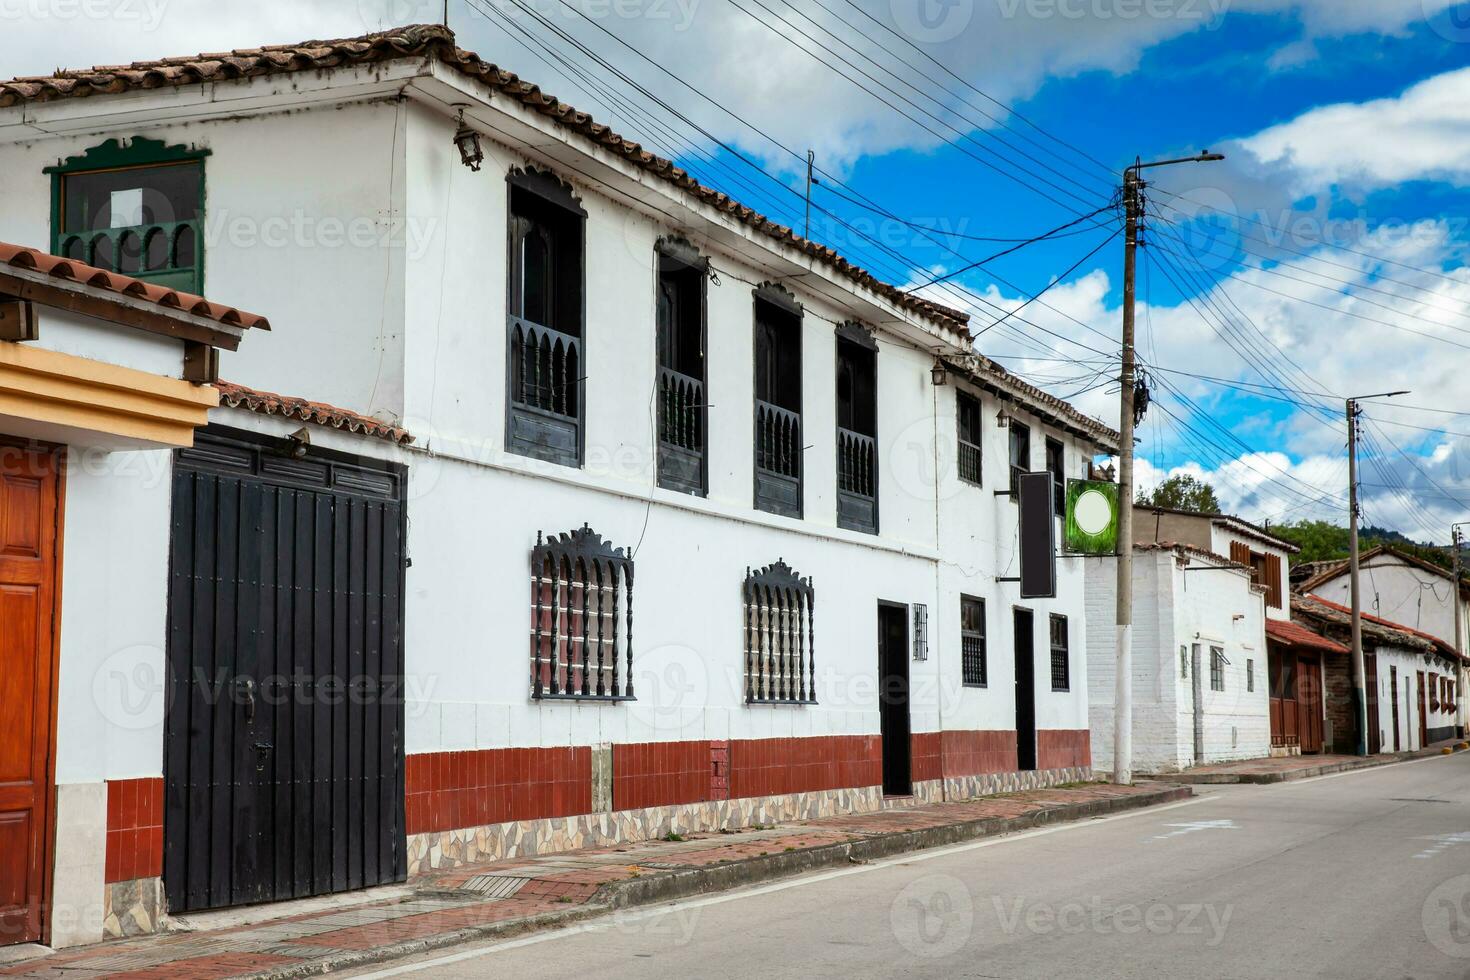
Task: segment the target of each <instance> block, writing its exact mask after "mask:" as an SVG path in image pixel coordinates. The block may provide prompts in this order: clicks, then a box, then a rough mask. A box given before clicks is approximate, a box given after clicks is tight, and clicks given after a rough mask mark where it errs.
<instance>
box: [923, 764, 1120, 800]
mask: <svg viewBox="0 0 1470 980" xmlns="http://www.w3.org/2000/svg"><path fill="white" fill-rule="evenodd" d="M1092 778H1093V775H1092V770H1091V769H1090V768H1088V767H1085V766H1074V767H1070V768H1066V769H1038V770H1035V771H1033V772H988V773H983V774H981V775H978V776H959V777H950V778H948V779H929V780H925V781H924V782H921V783H915V784H914V798H915V799H917V800H919V801H920V802H921V803H945V802H949V803H954V802H957V801H960V800H973V799H976V798H978V797H981V796H995V795H996V794H997V793H1019V792H1021V791H1022V790H1028V789H1048V788H1050V787H1052V786H1061V785H1062V784H1063V783H1081V782H1087V781H1089V780H1091V779H1092Z"/></svg>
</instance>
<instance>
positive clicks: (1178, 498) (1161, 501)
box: [1138, 473, 1220, 514]
mask: <svg viewBox="0 0 1470 980" xmlns="http://www.w3.org/2000/svg"><path fill="white" fill-rule="evenodd" d="M1138 502H1139V503H1140V504H1144V505H1145V506H1148V507H1167V508H1169V509H1170V510H1192V511H1197V512H1199V513H1201V514H1218V513H1220V500H1219V498H1218V497H1216V496H1215V488H1214V487H1212V486H1210V485H1209V484H1208V483H1206V482H1204V481H1203V480H1196V479H1195V478H1194V477H1192V476H1190V475H1189V474H1188V473H1180V474H1178V475H1177V476H1171V477H1169V478H1168V479H1167V480H1165V481H1164V482H1163V483H1160V484H1159V485H1158V486H1156V487H1154V491H1153V493H1152V494H1147V493H1144V492H1143V491H1142V490H1140V491H1139V492H1138Z"/></svg>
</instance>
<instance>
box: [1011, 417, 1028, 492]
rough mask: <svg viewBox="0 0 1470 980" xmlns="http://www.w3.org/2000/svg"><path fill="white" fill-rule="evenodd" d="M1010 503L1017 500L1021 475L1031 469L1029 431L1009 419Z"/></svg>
mask: <svg viewBox="0 0 1470 980" xmlns="http://www.w3.org/2000/svg"><path fill="white" fill-rule="evenodd" d="M1010 433H1011V503H1016V502H1017V500H1018V499H1019V498H1018V497H1017V496H1016V493H1017V491H1018V490H1019V489H1020V484H1019V483H1018V482H1017V481H1019V480H1020V477H1021V474H1023V473H1026V472H1028V471H1029V470H1030V469H1031V430H1030V429H1029V428H1027V427H1026V426H1024V425H1022V424H1021V423H1020V422H1017V421H1016V420H1015V419H1011V424H1010Z"/></svg>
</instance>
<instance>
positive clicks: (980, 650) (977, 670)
mask: <svg viewBox="0 0 1470 980" xmlns="http://www.w3.org/2000/svg"><path fill="white" fill-rule="evenodd" d="M985 658H986V649H985V600H984V599H977V598H975V597H974V596H968V595H962V596H960V680H961V683H963V684H964V686H965V687H985V686H986V685H987V684H988V683H989V677H988V676H987V665H986V662H985Z"/></svg>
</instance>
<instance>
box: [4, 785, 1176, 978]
mask: <svg viewBox="0 0 1470 980" xmlns="http://www.w3.org/2000/svg"><path fill="white" fill-rule="evenodd" d="M1192 795H1193V791H1192V790H1190V789H1189V788H1188V787H1182V786H1170V785H1167V784H1165V783H1144V784H1142V785H1138V786H1112V785H1108V784H1103V783H1087V784H1083V785H1079V786H1073V787H1067V788H1057V789H1050V790H1036V791H1031V792H1025V793H1012V794H1008V795H1004V796H994V797H986V798H984V799H980V800H973V801H970V802H965V803H940V804H932V805H926V806H900V807H895V808H893V809H885V810H882V811H880V812H877V813H865V814H858V815H854V816H845V817H828V818H824V819H821V820H813V821H809V822H804V823H792V824H785V825H781V826H777V827H755V828H751V829H750V830H746V831H738V832H734V833H725V834H704V835H695V836H691V837H690V838H688V839H677V840H672V839H671V840H660V841H645V842H642V843H637V844H628V845H624V846H620V847H613V848H591V849H587V850H581V851H568V852H565V853H562V854H551V855H546V856H543V857H530V858H514V859H510V860H505V861H498V862H495V863H493V864H485V865H477V866H472V867H463V868H457V869H454V870H452V871H438V872H433V873H431V874H428V875H424V876H422V877H419V878H416V879H413V881H411V882H410V884H411V885H413V886H415V891H414V893H413V894H412V895H409V896H407V897H400V898H397V899H392V900H385V901H379V902H373V903H370V904H363V905H356V906H352V907H350V908H338V909H332V910H329V911H317V912H312V913H308V914H302V915H295V916H290V917H284V918H278V919H272V920H270V921H268V922H262V923H256V924H253V925H247V926H237V927H234V928H228V929H220V930H217V931H212V932H190V933H165V934H163V935H159V936H150V937H146V938H142V939H129V940H120V941H115V942H110V943H103V944H99V945H96V946H88V947H84V948H81V949H78V950H68V951H64V952H60V953H55V954H53V955H50V956H45V957H41V958H38V959H33V960H30V961H27V962H24V963H18V964H14V965H11V966H8V967H5V968H0V976H21V977H58V978H62V980H83V978H92V977H127V978H132V977H190V978H200V980H203V978H215V977H236V976H252V977H273V978H284V977H302V976H312V975H316V974H321V973H326V972H329V971H333V970H341V969H345V968H347V967H350V966H354V965H358V964H362V963H372V962H377V961H380V960H387V959H393V958H396V957H401V956H408V955H411V954H413V953H418V952H422V951H424V950H427V949H434V948H438V947H443V946H450V945H455V944H457V943H462V942H466V941H469V940H473V939H480V938H484V937H486V936H491V935H498V934H506V933H514V932H522V931H527V930H530V929H533V928H544V927H547V926H554V925H562V924H565V923H568V922H571V921H575V920H578V919H584V918H589V917H591V916H594V915H597V914H600V913H603V912H607V911H609V910H611V909H617V908H623V907H627V906H631V905H641V904H647V903H650V902H661V901H668V900H671V899H676V898H681V897H684V896H688V895H695V894H702V893H707V892H714V891H720V890H723V889H729V888H735V887H738V886H741V885H747V884H751V883H753V882H759V881H765V880H768V879H771V878H778V877H784V876H788V875H794V874H800V873H803V872H806V871H811V870H814V869H817V868H826V867H836V866H845V865H847V864H849V863H854V862H859V863H860V862H863V861H870V860H875V859H879V858H884V857H888V856H890V855H894V854H900V853H903V852H906V851H912V850H916V849H919V848H925V847H936V846H941V845H946V844H953V843H956V842H959V841H964V840H970V839H973V838H977V837H987V836H991V835H995V834H1004V833H1010V832H1014V831H1018V830H1025V829H1028V828H1031V827H1037V826H1042V825H1045V824H1050V823H1057V822H1061V821H1067V820H1079V819H1084V818H1088V817H1097V816H1102V815H1104V814H1109V813H1116V812H1120V811H1123V810H1131V809H1137V808H1140V807H1147V806H1154V805H1158V804H1162V803H1169V802H1174V801H1177V800H1182V799H1186V798H1188V797H1190V796H1192Z"/></svg>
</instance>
